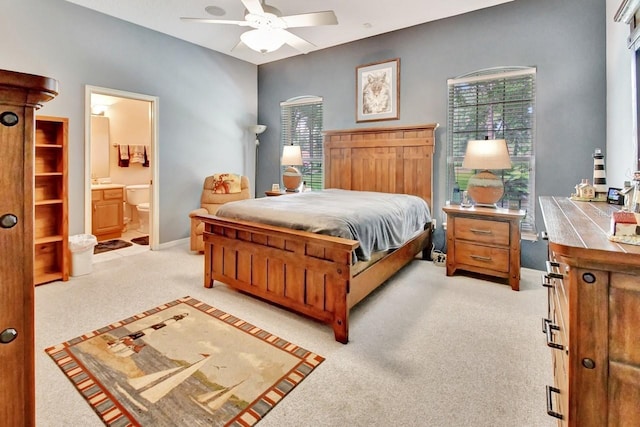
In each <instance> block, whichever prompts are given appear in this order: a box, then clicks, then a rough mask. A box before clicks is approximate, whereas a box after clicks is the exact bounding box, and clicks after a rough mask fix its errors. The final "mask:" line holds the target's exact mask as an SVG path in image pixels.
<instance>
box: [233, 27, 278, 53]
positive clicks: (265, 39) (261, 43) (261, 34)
mask: <svg viewBox="0 0 640 427" xmlns="http://www.w3.org/2000/svg"><path fill="white" fill-rule="evenodd" d="M240 40H242V43H244V44H246V45H247V46H248V47H249V49H252V50H255V51H256V52H260V53H269V52H273V51H275V50H278V49H280V48H281V47H282V45H283V44H284V38H283V37H282V34H280V32H278V31H274V30H268V29H258V30H250V31H246V32H244V33H242V34H241V35H240Z"/></svg>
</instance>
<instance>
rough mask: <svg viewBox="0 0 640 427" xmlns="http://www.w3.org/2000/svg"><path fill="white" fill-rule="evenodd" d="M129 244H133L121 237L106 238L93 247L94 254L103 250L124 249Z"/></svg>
mask: <svg viewBox="0 0 640 427" xmlns="http://www.w3.org/2000/svg"><path fill="white" fill-rule="evenodd" d="M129 246H133V245H132V244H131V242H126V241H124V240H120V239H113V240H106V241H104V242H100V243H98V244H97V245H95V246H94V247H93V253H94V254H101V253H103V252H108V251H113V250H114V249H122V248H126V247H129Z"/></svg>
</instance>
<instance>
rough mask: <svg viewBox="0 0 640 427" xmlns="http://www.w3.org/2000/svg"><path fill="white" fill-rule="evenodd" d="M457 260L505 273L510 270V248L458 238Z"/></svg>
mask: <svg viewBox="0 0 640 427" xmlns="http://www.w3.org/2000/svg"><path fill="white" fill-rule="evenodd" d="M455 245H456V248H455V250H456V261H457V262H458V263H460V264H466V265H473V266H476V267H482V268H487V269H490V270H494V271H500V272H503V273H508V272H509V249H508V248H504V249H503V248H496V247H492V246H482V245H478V244H475V243H466V242H463V241H459V240H456V242H455Z"/></svg>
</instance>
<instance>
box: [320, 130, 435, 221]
mask: <svg viewBox="0 0 640 427" xmlns="http://www.w3.org/2000/svg"><path fill="white" fill-rule="evenodd" d="M437 127H438V124H437V123H436V124H428V125H418V126H397V127H376V128H359V129H345V130H329V131H325V132H324V167H325V169H324V181H325V182H324V186H325V188H341V189H345V190H359V191H380V192H383V193H404V194H413V195H415V196H420V197H422V198H423V199H424V200H426V201H427V203H429V207H430V208H431V209H433V151H434V147H435V130H436V128H437Z"/></svg>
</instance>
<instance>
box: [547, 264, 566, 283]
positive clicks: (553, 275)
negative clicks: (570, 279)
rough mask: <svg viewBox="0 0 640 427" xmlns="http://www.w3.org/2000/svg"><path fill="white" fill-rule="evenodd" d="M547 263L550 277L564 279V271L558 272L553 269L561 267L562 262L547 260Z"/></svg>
mask: <svg viewBox="0 0 640 427" xmlns="http://www.w3.org/2000/svg"><path fill="white" fill-rule="evenodd" d="M545 264H546V266H547V275H548V276H549V278H551V279H564V276H563V275H562V273H556V272H555V271H553V269H554V268H560V263H557V262H553V261H545Z"/></svg>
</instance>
